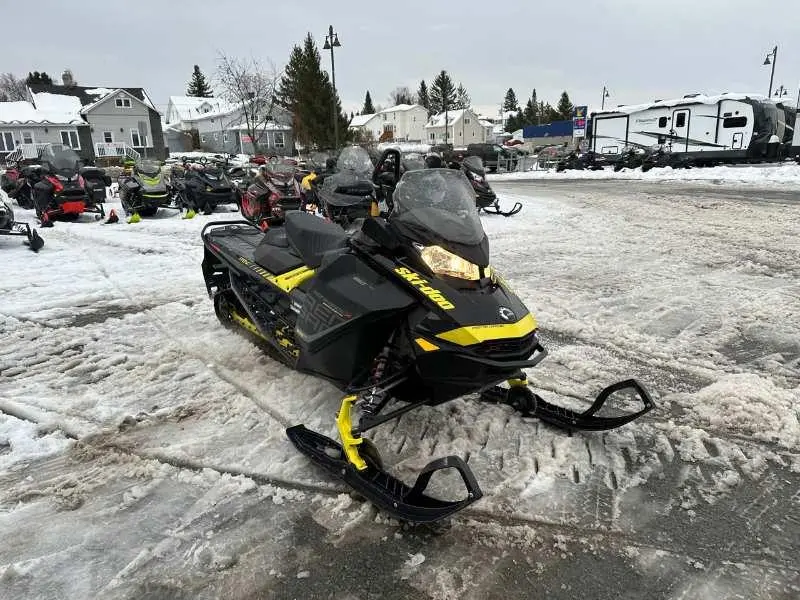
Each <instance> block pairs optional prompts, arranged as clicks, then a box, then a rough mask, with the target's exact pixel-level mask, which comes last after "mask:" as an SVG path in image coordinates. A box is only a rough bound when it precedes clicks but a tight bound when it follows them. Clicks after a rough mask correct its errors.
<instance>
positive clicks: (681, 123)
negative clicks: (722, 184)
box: [590, 94, 795, 165]
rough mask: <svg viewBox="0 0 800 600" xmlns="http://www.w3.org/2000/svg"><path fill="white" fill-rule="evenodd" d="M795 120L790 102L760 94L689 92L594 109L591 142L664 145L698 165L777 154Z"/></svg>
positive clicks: (603, 149) (595, 146)
mask: <svg viewBox="0 0 800 600" xmlns="http://www.w3.org/2000/svg"><path fill="white" fill-rule="evenodd" d="M794 121H795V109H794V108H793V107H792V108H790V107H787V106H784V105H783V104H782V103H781V102H779V101H775V100H770V99H768V98H766V97H764V96H758V95H755V94H720V95H718V96H703V95H700V94H691V95H688V96H684V97H683V98H680V99H677V100H658V101H655V102H652V103H650V104H638V105H635V106H619V107H617V108H615V109H613V110H609V111H603V112H598V113H593V115H592V139H591V146H590V147H591V149H592V150H594V151H595V152H596V153H597V154H605V155H613V154H620V153H622V150H623V149H624V148H625V147H626V146H627V147H631V146H633V147H638V148H651V147H653V146H662V147H663V148H664V149H665V150H668V151H670V152H672V153H680V154H681V155H682V157H683V158H686V159H690V160H691V162H692V163H694V164H698V165H701V164H717V163H724V162H745V161H749V160H765V159H775V158H777V157H778V156H779V155H780V156H783V155H784V153H786V152H788V149H789V146H790V145H792V137H793V133H794ZM609 158H610V157H609Z"/></svg>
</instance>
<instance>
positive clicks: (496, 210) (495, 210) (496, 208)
mask: <svg viewBox="0 0 800 600" xmlns="http://www.w3.org/2000/svg"><path fill="white" fill-rule="evenodd" d="M521 210H522V203H521V202H516V203H514V207H513V208H512V209H511V210H508V211H503V210H500V203H499V202H495V203H494V204H492V205H491V206H487V207H486V208H484V209H483V211H484V212H487V213H489V214H491V215H503V216H504V217H513V216H514V215H515V214H517V213H518V212H519V211H521Z"/></svg>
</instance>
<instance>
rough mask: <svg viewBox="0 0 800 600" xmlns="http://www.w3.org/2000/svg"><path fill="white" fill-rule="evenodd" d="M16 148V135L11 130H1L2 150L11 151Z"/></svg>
mask: <svg viewBox="0 0 800 600" xmlns="http://www.w3.org/2000/svg"><path fill="white" fill-rule="evenodd" d="M13 149H14V135H13V134H12V133H11V132H10V131H0V152H11V151H12V150H13Z"/></svg>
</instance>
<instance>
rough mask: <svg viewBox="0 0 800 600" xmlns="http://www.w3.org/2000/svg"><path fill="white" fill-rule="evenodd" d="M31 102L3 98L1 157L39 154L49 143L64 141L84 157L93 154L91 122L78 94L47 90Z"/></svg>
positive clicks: (89, 158) (31, 156) (0, 107)
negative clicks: (85, 119)
mask: <svg viewBox="0 0 800 600" xmlns="http://www.w3.org/2000/svg"><path fill="white" fill-rule="evenodd" d="M39 104H40V106H38V107H37V106H36V105H35V104H33V103H32V102H27V101H20V102H0V157H2V158H7V157H8V156H9V154H10V153H11V152H15V154H16V155H17V157H18V158H36V157H37V156H38V154H39V150H40V149H41V147H42V146H43V145H46V144H65V145H67V146H70V147H72V148H74V149H75V150H76V151H77V152H78V154H79V155H80V156H81V158H83V159H84V160H91V159H93V158H94V153H93V149H92V139H91V131H90V126H89V124H88V123H86V121H84V120H83V118H82V117H81V115H80V110H81V105H80V102H78V101H77V100H76V99H75V98H71V97H63V96H58V95H52V96H51V95H49V94H44V95H42V96H40V98H39Z"/></svg>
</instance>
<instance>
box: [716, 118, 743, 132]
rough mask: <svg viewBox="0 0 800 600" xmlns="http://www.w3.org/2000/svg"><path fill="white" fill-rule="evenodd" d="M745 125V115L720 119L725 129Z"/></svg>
mask: <svg viewBox="0 0 800 600" xmlns="http://www.w3.org/2000/svg"><path fill="white" fill-rule="evenodd" d="M745 125H747V117H727V118H725V119H723V120H722V127H723V128H725V129H734V128H738V127H744V126H745Z"/></svg>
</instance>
